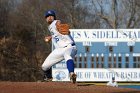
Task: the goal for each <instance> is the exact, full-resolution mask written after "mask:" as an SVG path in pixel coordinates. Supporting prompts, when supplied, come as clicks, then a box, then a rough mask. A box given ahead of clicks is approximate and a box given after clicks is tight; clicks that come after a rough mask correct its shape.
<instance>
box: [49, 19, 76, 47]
mask: <svg viewBox="0 0 140 93" xmlns="http://www.w3.org/2000/svg"><path fill="white" fill-rule="evenodd" d="M57 21H58V20H54V21H53V22H52V23H51V24H50V25H49V27H48V28H49V30H50V33H51V35H52V42H53V44H54V46H55V47H56V48H58V47H59V48H61V47H65V46H67V45H69V44H72V43H74V40H73V39H72V37H71V35H62V34H60V33H59V32H58V30H57V28H56V22H57Z"/></svg>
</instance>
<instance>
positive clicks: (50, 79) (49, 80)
mask: <svg viewBox="0 0 140 93" xmlns="http://www.w3.org/2000/svg"><path fill="white" fill-rule="evenodd" d="M52 80H53V78H44V80H43V81H44V82H51V81H52Z"/></svg>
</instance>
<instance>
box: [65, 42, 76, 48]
mask: <svg viewBox="0 0 140 93" xmlns="http://www.w3.org/2000/svg"><path fill="white" fill-rule="evenodd" d="M69 45H71V46H75V43H72V44H69ZM69 45H67V46H69ZM67 46H64V47H67Z"/></svg>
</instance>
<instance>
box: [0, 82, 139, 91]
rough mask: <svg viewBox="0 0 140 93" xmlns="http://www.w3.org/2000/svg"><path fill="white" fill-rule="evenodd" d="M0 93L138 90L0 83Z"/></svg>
mask: <svg viewBox="0 0 140 93" xmlns="http://www.w3.org/2000/svg"><path fill="white" fill-rule="evenodd" d="M0 93H140V90H135V89H127V88H115V87H107V86H99V85H91V84H90V85H89V84H82V83H77V84H72V83H69V82H0Z"/></svg>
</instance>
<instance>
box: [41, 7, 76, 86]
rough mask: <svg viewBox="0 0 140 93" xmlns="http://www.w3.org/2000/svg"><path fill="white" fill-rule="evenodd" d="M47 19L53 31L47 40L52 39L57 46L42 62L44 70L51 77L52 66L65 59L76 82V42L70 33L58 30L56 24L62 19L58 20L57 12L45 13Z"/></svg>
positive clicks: (72, 78)
mask: <svg viewBox="0 0 140 93" xmlns="http://www.w3.org/2000/svg"><path fill="white" fill-rule="evenodd" d="M45 19H46V21H47V23H48V29H49V31H50V33H51V36H47V37H45V41H46V42H49V41H51V40H52V43H53V44H54V46H55V49H54V50H53V51H52V52H51V53H50V54H49V56H48V57H47V58H46V59H45V61H44V63H43V64H42V70H43V71H44V74H45V76H46V78H47V80H48V79H51V77H52V76H51V75H49V74H48V73H47V72H48V71H49V73H50V68H51V67H52V66H53V65H54V64H56V63H58V62H61V61H62V60H65V62H66V65H67V69H68V71H69V73H70V80H71V81H72V82H73V83H75V82H76V74H75V73H74V61H73V58H74V56H75V55H76V53H77V49H76V46H75V42H74V40H73V38H72V37H71V35H70V34H68V35H62V34H60V33H59V32H58V29H57V27H56V25H59V24H61V22H60V20H56V15H55V12H54V11H52V10H49V11H47V12H46V13H45Z"/></svg>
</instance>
